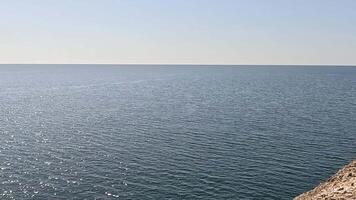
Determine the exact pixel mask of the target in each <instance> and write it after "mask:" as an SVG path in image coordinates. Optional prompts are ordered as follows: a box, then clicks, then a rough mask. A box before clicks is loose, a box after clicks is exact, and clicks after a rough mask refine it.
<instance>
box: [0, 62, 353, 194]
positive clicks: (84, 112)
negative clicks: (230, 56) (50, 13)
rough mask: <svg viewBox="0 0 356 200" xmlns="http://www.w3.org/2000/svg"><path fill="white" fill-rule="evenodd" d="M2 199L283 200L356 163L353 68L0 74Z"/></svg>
mask: <svg viewBox="0 0 356 200" xmlns="http://www.w3.org/2000/svg"><path fill="white" fill-rule="evenodd" d="M0 111H1V113H0V114H1V115H0V195H2V196H0V198H1V199H204V200H205V199H291V198H292V197H294V196H296V195H297V194H299V193H301V192H303V191H305V190H308V189H311V188H312V187H313V186H315V185H316V184H318V183H319V182H320V181H322V180H325V179H326V178H327V177H328V176H330V175H331V174H333V173H334V172H335V171H336V170H337V169H338V168H340V167H341V166H343V165H344V164H346V163H347V162H348V161H350V160H351V159H353V158H355V157H356V68H353V67H330V66H329V67H322V66H319V67H296V66H294V67H293V66H284V67H283V66H265V67H261V66H260V67H258V66H235V67H231V66H208V67H203V66H110V65H0Z"/></svg>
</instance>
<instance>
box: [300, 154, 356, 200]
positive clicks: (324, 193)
mask: <svg viewBox="0 0 356 200" xmlns="http://www.w3.org/2000/svg"><path fill="white" fill-rule="evenodd" d="M355 174H356V160H354V161H352V162H351V163H350V164H348V165H346V166H345V167H343V168H342V169H340V170H339V171H338V172H337V173H336V174H335V175H334V176H332V177H330V178H329V179H328V180H327V181H326V182H324V183H321V184H319V185H318V186H317V187H315V188H314V189H313V190H310V191H308V192H305V193H303V194H301V195H299V196H297V197H295V198H294V200H313V199H317V200H319V199H320V200H322V199H323V200H326V199H330V200H331V199H335V200H341V199H345V200H349V199H350V200H356V185H355V183H356V176H354V175H355Z"/></svg>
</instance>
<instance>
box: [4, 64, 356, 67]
mask: <svg viewBox="0 0 356 200" xmlns="http://www.w3.org/2000/svg"><path fill="white" fill-rule="evenodd" d="M0 65H145V66H149V65H166V66H167V65H168V66H329V67H356V64H204V63H202V64H196V63H194V64H192V63H0Z"/></svg>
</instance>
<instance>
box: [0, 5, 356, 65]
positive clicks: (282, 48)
mask: <svg viewBox="0 0 356 200" xmlns="http://www.w3.org/2000/svg"><path fill="white" fill-rule="evenodd" d="M0 63H93V64H95V63H103V64H282V65H283V64H293V65H304V64H308V65H309V64H310V65H324V64H327V65H356V1H355V0H268V1H267V0H60V1H58V0H0Z"/></svg>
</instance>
